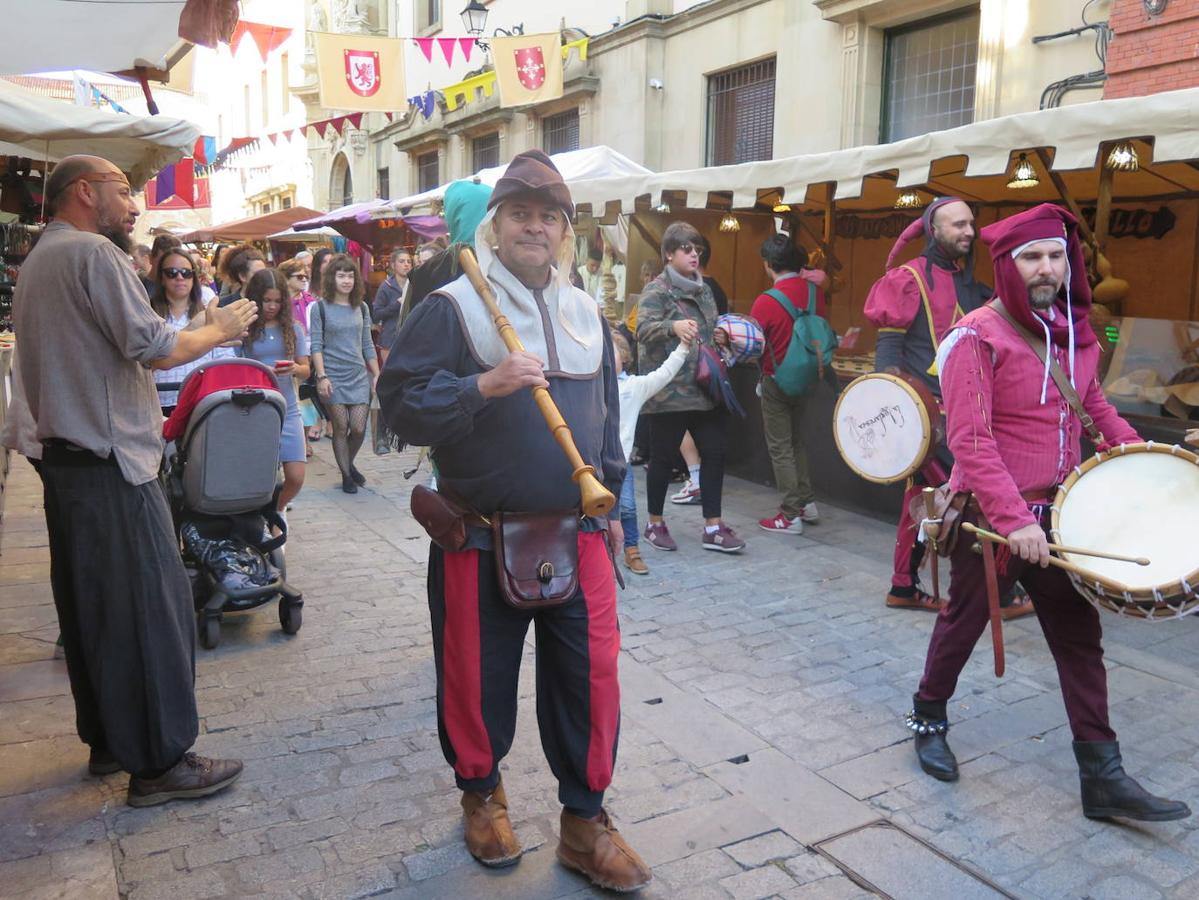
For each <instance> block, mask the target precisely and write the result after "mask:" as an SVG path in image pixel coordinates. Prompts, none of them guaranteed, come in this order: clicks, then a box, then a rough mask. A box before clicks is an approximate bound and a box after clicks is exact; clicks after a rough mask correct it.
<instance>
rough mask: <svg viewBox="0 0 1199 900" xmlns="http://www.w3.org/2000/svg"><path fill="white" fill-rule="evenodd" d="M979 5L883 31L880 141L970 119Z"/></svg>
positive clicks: (966, 122)
mask: <svg viewBox="0 0 1199 900" xmlns="http://www.w3.org/2000/svg"><path fill="white" fill-rule="evenodd" d="M978 27H979V13H978V10H977V9H973V10H969V11H967V12H965V13H955V14H953V15H949V16H942V17H940V18H937V19H932V20H925V21H923V22H920V23H918V24H916V25H907V26H904V27H902V28H893V29H891V30H890V31H888V32H887V33H886V52H885V55H884V62H883V121H882V128H881V134H882V140H883V142H884V143H887V142H889V141H898V140H902V139H904V138H908V137H914V136H916V135H920V134H928V133H929V132H930V131H943V130H945V129H946V128H956V127H957V126H959V125H969V124H970V123H971V122H973V121H974V81H975V70H976V68H977V65H978Z"/></svg>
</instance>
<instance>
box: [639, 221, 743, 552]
mask: <svg viewBox="0 0 1199 900" xmlns="http://www.w3.org/2000/svg"><path fill="white" fill-rule="evenodd" d="M701 240H702V238H701V237H700V234H699V232H698V231H696V230H695V228H693V227H692V226H691V225H688V224H687V223H686V222H673V223H671V224H670V225H669V226H668V227H667V229H666V231H665V232H664V233H663V234H662V256H663V261H664V262H665V264H666V265H665V268H663V270H662V274H660V275H659V276H658V277H657V278H655V279H654V280H653V281H651V282H650V283H649V284H647V285H646V286H645V289H644V290H643V291H642V293H641V299H640V301H639V303H638V308H637V344H638V354H637V363H638V366H639V367H640V370H641V372H642V373H646V372H652V371H654V370H655V369H657V368H658V367H659V366H661V365H662V364H663V363H664V362H666V358H667V357H668V356H669V355H670V354H671V352H672V351H673V350H674V349H675V347H677V346H678V345H679V343H680V342H682V341H688V342H696V341H698V342H700V343H704V344H708V345H709V346H710V345H711V344H712V341H713V330H714V327H715V325H716V301H715V300H714V299H713V298H712V290H711V288H709V287H708V286H707V285H706V284H704V282H703V279H702V278H701V277H700V275H699V255H700V241H701ZM696 362H697V359H696V353H694V352H693V353H691V354H690V355H689V356H688V357H687V362H686V363H684V364H683V368H682V370H681V371H680V372H679V373H678V374H677V375H676V376H675V377H674V378H673V379H672V380H671V381H670V383H669V384H667V385H666V387H665V388H663V389H662V391H661V392H660V393H658V394H656V395H655V396H653V397H651V398H650V399H649V400H648V401H646V403H645V406H644V407H642V411H643V414H645V415H646V417H647V418H648V420H649V422H650V455H649V473H648V474H647V476H646V487H645V493H646V501H647V505H648V507H649V523H648V524H647V525H646V526H645V539H646V542H647V543H648V544H649V545H650V546H651V547H654V548H655V549H657V550H677V549H678V545H677V544H676V543H675V541H674V538H672V537H671V535H670V531H669V530H668V529H667V528H666V521H665V520H664V519H663V517H662V509H663V505H664V503H665V501H666V490H667V486H668V485H669V483H670V473H671V470H672V469H673V468H674V460H675V458H676V456H677V455H678V452H679V444H680V442H681V441H682V440H683V435H684V434H686V433H687V432H691V436H692V437H693V438H694V439H695V443H696V446H697V447H698V448H699V452H700V456H701V461H700V485H701V486H702V488H703V491H702V494H701V505H702V506H703V515H704V533H703V538H702V542H703V548H704V549H705V550H716V551H719V552H721V553H737V552H739V551H741V550H742V549H744V547H745V541H743V540H741V538H740V537H738V536H737V534H736V533H735V532H734V531H733V529H732V528H730V527H729V526H728V525H726V524H725V523H724V521H723V520H722V519H721V517H720V501H721V493H722V491H723V488H724V453H725V448H726V446H727V445H728V431H727V428H728V424H727V418H728V416H727V413H726V412H725V409H724V407H722V406H717V405H716V404H715V403H713V401H712V400H711V399H709V397H708V396H707V394H706V393H705V392H704V391H703V389H702V388H700V386H699V385H698V384H697V383H696V380H695V369H696Z"/></svg>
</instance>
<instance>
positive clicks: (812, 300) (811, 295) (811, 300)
mask: <svg viewBox="0 0 1199 900" xmlns="http://www.w3.org/2000/svg"><path fill="white" fill-rule="evenodd" d="M807 312H808V315H810V316H814V315H816V285H815V284H813V283H812V282H810V281H809V282H808V309H807Z"/></svg>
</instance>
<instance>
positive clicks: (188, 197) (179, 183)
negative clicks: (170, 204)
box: [175, 159, 196, 208]
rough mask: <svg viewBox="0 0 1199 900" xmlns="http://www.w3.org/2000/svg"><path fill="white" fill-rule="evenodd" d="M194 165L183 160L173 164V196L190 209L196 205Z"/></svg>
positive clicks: (190, 161)
mask: <svg viewBox="0 0 1199 900" xmlns="http://www.w3.org/2000/svg"><path fill="white" fill-rule="evenodd" d="M195 179H196V164H195V161H194V160H192V159H184V160H182V161H181V162H178V163H176V164H175V196H176V197H178V198H179V199H180V200H182V201H183V202H184V203H186V204H187V205H188V206H190V207H193V208H194V207H195V204H196V180H195Z"/></svg>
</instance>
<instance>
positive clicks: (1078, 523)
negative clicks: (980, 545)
mask: <svg viewBox="0 0 1199 900" xmlns="http://www.w3.org/2000/svg"><path fill="white" fill-rule="evenodd" d="M1051 513H1052V531H1053V540H1054V541H1055V542H1056V543H1059V544H1066V545H1069V546H1072V547H1083V548H1085V549H1087V550H1099V551H1103V552H1107V553H1119V554H1123V555H1125V556H1143V557H1146V558H1147V559H1149V560H1150V562H1151V565H1148V566H1139V565H1136V564H1135V563H1128V562H1117V561H1115V560H1107V559H1096V558H1095V557H1091V556H1080V555H1077V554H1069V553H1063V554H1061V556H1062V557H1063V558H1064V559H1067V560H1069V561H1070V562H1072V563H1073V564H1074V565H1076V566H1078V567H1079V568H1081V569H1085V570H1086V571H1087V573H1089V574H1088V575H1087V576H1086V577H1083V576H1081V575H1076V574H1074V573H1072V572H1071V573H1069V574H1070V580H1071V581H1072V582H1074V586H1075V587H1076V588H1077V589H1078V591H1079V593H1081V594H1082V595H1083V596H1084V597H1086V598H1087V599H1088V600H1089V601H1090V602H1091V603H1092V604H1094V605H1095V606H1096V607H1098V608H1099V609H1106V610H1109V611H1111V612H1114V613H1118V614H1120V615H1123V616H1132V617H1135V618H1142V619H1149V620H1154V621H1156V620H1161V619H1173V618H1179V617H1181V616H1185V615H1187V614H1188V613H1192V612H1195V611H1196V610H1197V609H1199V595H1196V591H1199V545H1196V543H1195V535H1197V534H1199V456H1196V455H1195V454H1194V453H1192V452H1191V451H1189V450H1184V449H1182V448H1181V447H1172V446H1168V445H1165V444H1154V443H1152V442H1150V443H1148V444H1125V445H1123V446H1120V447H1116V448H1114V449H1112V450H1109V451H1106V452H1104V453H1099V454H1097V455H1095V456H1093V457H1091V458H1090V459H1088V460H1087V461H1086V462H1084V463H1083V464H1082V465H1080V466H1078V467H1077V468H1076V469H1075V470H1074V471H1073V472H1072V473H1071V474H1070V476H1069V477H1068V478H1067V479H1066V480H1065V482H1063V483H1062V486H1061V487H1060V488H1059V489H1058V492H1057V497H1056V498H1055V500H1054V504H1053V508H1052V510H1051Z"/></svg>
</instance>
